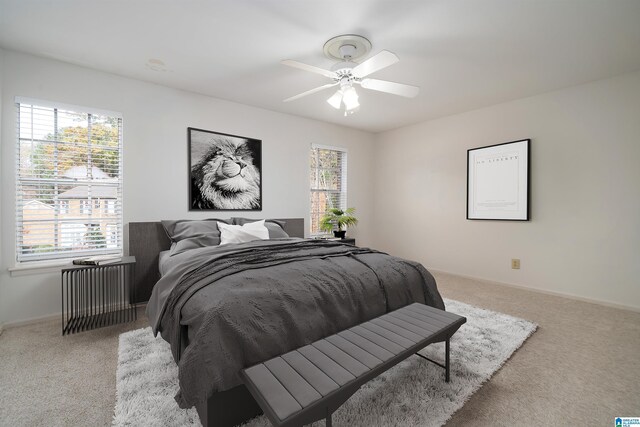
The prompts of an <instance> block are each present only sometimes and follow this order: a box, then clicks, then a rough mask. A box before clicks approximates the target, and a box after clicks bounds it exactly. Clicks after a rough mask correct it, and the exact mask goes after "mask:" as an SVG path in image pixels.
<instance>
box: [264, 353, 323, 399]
mask: <svg viewBox="0 0 640 427" xmlns="http://www.w3.org/2000/svg"><path fill="white" fill-rule="evenodd" d="M264 364H265V366H266V367H267V368H268V369H269V371H271V373H272V374H273V376H275V377H276V378H277V379H278V381H280V383H281V384H282V385H283V386H284V388H286V389H287V391H288V392H289V394H291V396H293V398H294V399H296V402H298V404H299V405H300V406H302V407H303V408H305V407H307V406H309V404H310V403H312V402H315V401H316V400H318V399H320V398H321V397H322V395H321V394H320V393H318V392H317V391H316V389H315V388H313V387H312V386H311V384H309V383H308V382H307V380H305V379H304V378H302V377H301V376H300V374H299V373H298V372H296V370H295V369H293V368H292V367H291V366H289V364H288V363H287V361H286V360H284V359H283V358H282V357H276V358H275V359H271V360H269V361H267V362H264Z"/></svg>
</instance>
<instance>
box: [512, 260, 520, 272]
mask: <svg viewBox="0 0 640 427" xmlns="http://www.w3.org/2000/svg"><path fill="white" fill-rule="evenodd" d="M511 268H513V269H514V270H520V260H519V259H518V258H513V259H512V260H511Z"/></svg>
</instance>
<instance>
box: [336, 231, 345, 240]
mask: <svg viewBox="0 0 640 427" xmlns="http://www.w3.org/2000/svg"><path fill="white" fill-rule="evenodd" d="M333 235H334V236H335V237H339V238H340V239H344V237H345V236H346V235H347V231H346V230H340V231H334V232H333Z"/></svg>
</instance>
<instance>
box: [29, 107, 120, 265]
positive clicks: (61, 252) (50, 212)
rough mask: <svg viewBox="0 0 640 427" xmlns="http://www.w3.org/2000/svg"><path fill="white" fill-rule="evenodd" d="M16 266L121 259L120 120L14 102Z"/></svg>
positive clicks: (114, 115) (104, 114) (105, 114)
mask: <svg viewBox="0 0 640 427" xmlns="http://www.w3.org/2000/svg"><path fill="white" fill-rule="evenodd" d="M16 109H17V129H18V138H17V150H16V152H17V160H16V259H17V261H18V262H28V261H37V260H51V259H59V258H76V257H80V256H88V255H98V254H122V234H123V220H122V117H121V115H120V114H118V113H111V112H100V111H92V110H90V109H85V108H82V107H72V106H66V105H62V104H60V105H56V104H52V103H49V102H46V101H35V100H29V99H22V98H16Z"/></svg>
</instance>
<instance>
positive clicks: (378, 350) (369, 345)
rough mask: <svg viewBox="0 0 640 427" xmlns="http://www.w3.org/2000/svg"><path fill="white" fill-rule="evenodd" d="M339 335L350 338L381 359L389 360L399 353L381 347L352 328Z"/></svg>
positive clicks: (350, 340) (349, 339)
mask: <svg viewBox="0 0 640 427" xmlns="http://www.w3.org/2000/svg"><path fill="white" fill-rule="evenodd" d="M338 335H340V336H341V337H342V338H344V339H346V340H348V341H349V342H351V343H353V344H355V345H357V346H358V347H360V348H361V349H363V350H365V351H367V352H369V353H371V354H373V355H374V356H375V357H377V358H378V359H380V360H387V359H390V358H392V357H393V355H394V354H398V353H392V352H390V351H389V350H386V349H384V348H383V347H380V346H379V345H378V344H376V343H374V342H371V341H369V340H368V339H366V338H363V337H361V336H360V335H358V334H356V333H355V332H353V331H350V330H346V331H342V332H340V333H339V334H338Z"/></svg>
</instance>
